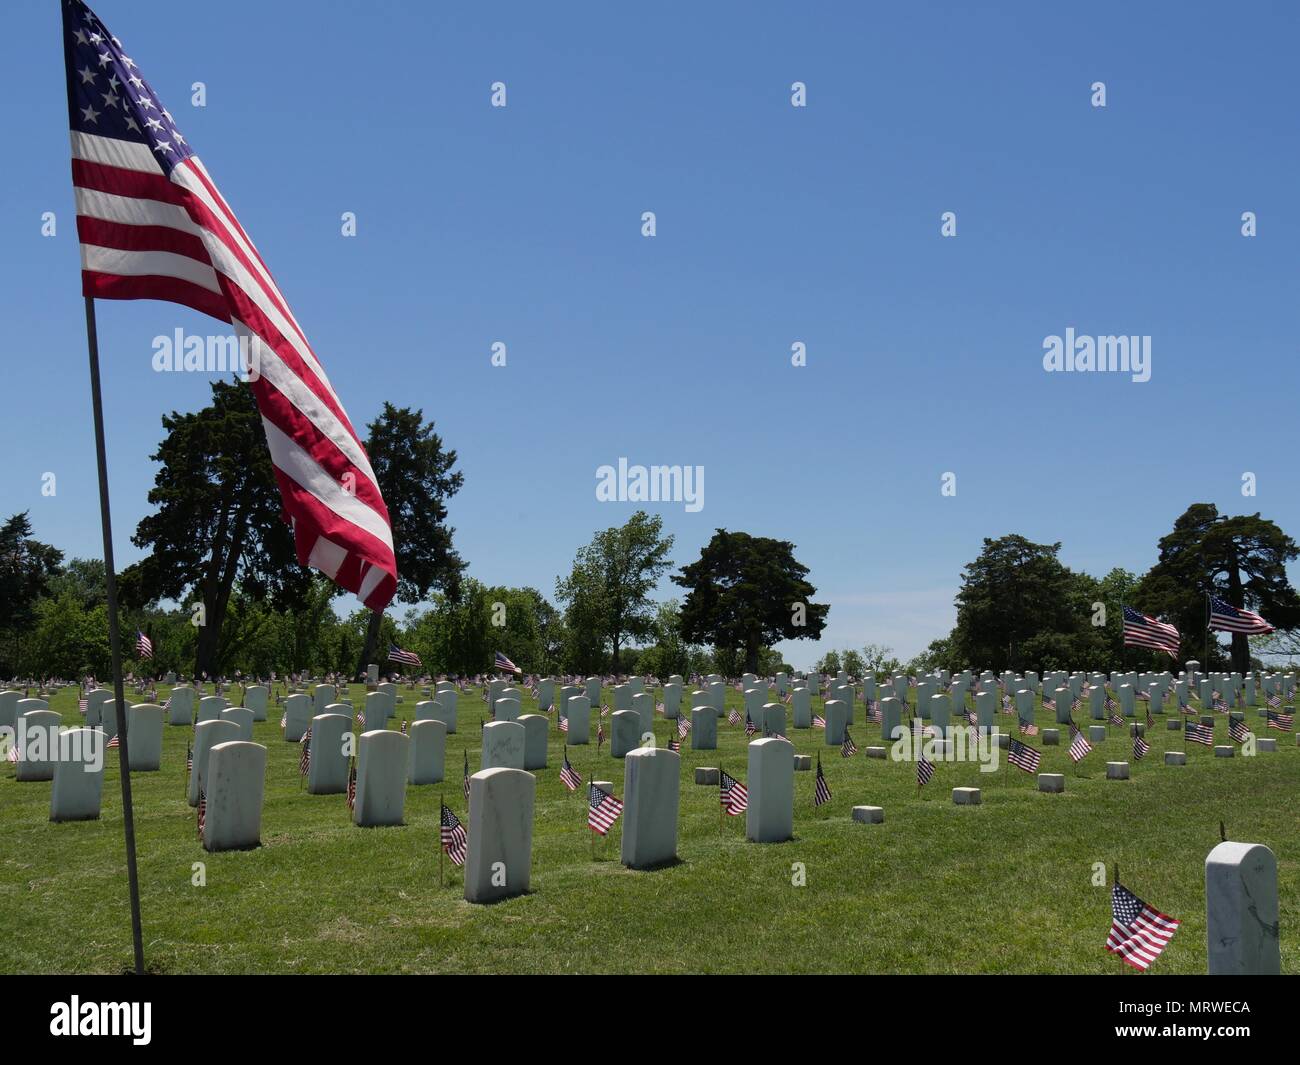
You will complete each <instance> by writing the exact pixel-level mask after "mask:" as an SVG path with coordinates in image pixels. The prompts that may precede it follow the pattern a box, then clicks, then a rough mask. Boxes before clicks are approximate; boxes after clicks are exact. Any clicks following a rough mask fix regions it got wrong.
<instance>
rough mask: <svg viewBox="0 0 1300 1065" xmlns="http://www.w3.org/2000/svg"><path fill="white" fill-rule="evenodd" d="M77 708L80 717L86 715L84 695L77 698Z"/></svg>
mask: <svg viewBox="0 0 1300 1065" xmlns="http://www.w3.org/2000/svg"><path fill="white" fill-rule="evenodd" d="M167 701H168V702H169V703H170V702H171V700H170V699H168V700H167ZM163 709H166V707H164V708H163ZM77 710H78V712H79V713H80V714H81V716H82V717H85V716H86V700H85V697H84V696H83V697H82V698H80V699H78V700H77Z"/></svg>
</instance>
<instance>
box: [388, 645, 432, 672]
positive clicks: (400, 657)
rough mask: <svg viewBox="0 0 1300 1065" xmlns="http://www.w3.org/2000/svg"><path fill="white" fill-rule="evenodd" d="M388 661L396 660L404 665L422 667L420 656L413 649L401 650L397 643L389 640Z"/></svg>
mask: <svg viewBox="0 0 1300 1065" xmlns="http://www.w3.org/2000/svg"><path fill="white" fill-rule="evenodd" d="M388 661H390V662H398V663H400V664H401V665H404V666H415V667H416V668H417V669H422V668H424V663H423V662H421V661H420V656H419V655H417V654H416V653H415V652H414V651H403V650H402V649H401V648H400V647H398V646H397V644H395V643H391V642H390V643H389V645H388Z"/></svg>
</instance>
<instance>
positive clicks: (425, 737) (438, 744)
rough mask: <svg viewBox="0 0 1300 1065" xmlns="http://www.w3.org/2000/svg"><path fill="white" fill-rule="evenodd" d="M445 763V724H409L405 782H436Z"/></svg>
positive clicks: (433, 722) (421, 722)
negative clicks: (409, 745) (409, 738)
mask: <svg viewBox="0 0 1300 1065" xmlns="http://www.w3.org/2000/svg"><path fill="white" fill-rule="evenodd" d="M542 720H543V721H544V720H545V718H543V719H542ZM446 763H447V726H446V725H444V724H443V723H442V722H441V721H438V720H427V721H417V722H416V723H415V724H414V725H412V726H411V761H410V766H409V770H408V772H407V775H406V779H407V782H408V783H411V784H437V783H439V782H440V781H441V780H442V778H443V775H444V773H445V771H446Z"/></svg>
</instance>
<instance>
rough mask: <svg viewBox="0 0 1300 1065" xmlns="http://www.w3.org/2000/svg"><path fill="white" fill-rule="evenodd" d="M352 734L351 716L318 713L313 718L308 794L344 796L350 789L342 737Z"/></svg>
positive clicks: (308, 768) (347, 762)
mask: <svg viewBox="0 0 1300 1065" xmlns="http://www.w3.org/2000/svg"><path fill="white" fill-rule="evenodd" d="M351 731H352V716H351V715H350V714H336V713H333V712H331V713H327V714H317V715H316V716H315V717H314V718H312V719H311V740H310V743H309V746H310V748H311V761H310V762H309V763H308V765H307V793H308V794H309V795H341V794H343V793H345V792H346V791H347V790H348V765H349V762H350V759H349V757H348V756H347V755H346V754H344V749H343V737H344V736H346V735H348V734H349V733H350V732H351Z"/></svg>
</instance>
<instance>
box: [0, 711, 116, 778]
mask: <svg viewBox="0 0 1300 1065" xmlns="http://www.w3.org/2000/svg"><path fill="white" fill-rule="evenodd" d="M30 704H36V705H34V706H32V709H30V710H29V709H27V707H28V705H30ZM62 720H63V719H62V718H61V717H60V716H59V715H58V714H57V713H55V712H54V711H53V710H48V709H46V708H45V700H44V699H19V700H18V729H17V737H16V741H15V742H16V743H17V745H18V753H19V755H20V757H19V760H18V764H17V765H16V766H15V767H14V769H15V771H16V774H17V778H18V779H19V780H21V781H32V780H53V779H54V766H55V763H56V762H57V761H58V757H59V723H60V722H61V721H62ZM105 742H107V738H105Z"/></svg>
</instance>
